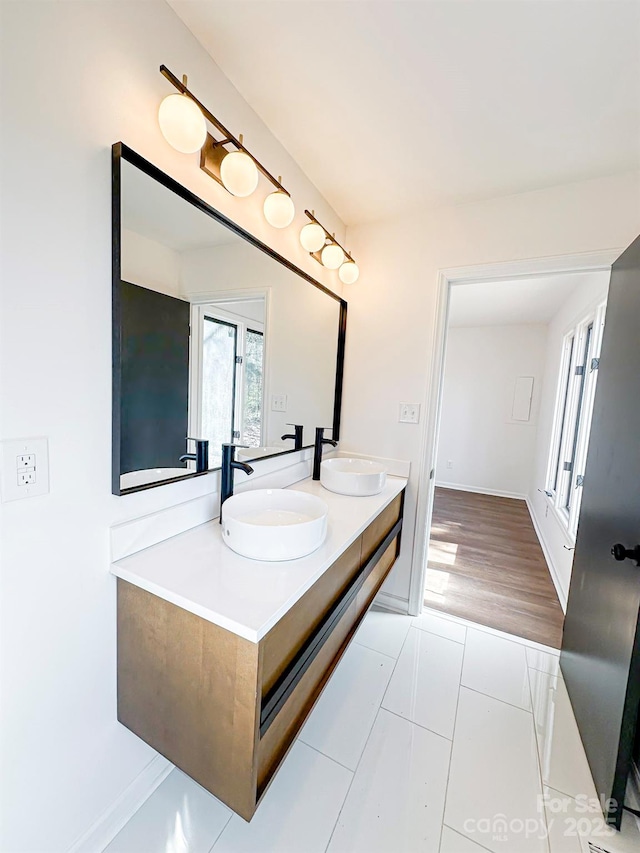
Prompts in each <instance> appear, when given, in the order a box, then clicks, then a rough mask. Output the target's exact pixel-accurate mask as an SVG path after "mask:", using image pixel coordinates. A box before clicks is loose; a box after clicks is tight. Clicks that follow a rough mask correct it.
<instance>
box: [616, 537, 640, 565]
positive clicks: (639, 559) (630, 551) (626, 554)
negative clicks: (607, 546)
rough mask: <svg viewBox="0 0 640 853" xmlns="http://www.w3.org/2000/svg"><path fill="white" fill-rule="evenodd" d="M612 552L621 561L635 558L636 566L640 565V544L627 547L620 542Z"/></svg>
mask: <svg viewBox="0 0 640 853" xmlns="http://www.w3.org/2000/svg"><path fill="white" fill-rule="evenodd" d="M611 554H612V555H613V557H614V558H615V559H616V560H618V562H620V563H621V562H622V561H623V560H635V561H636V566H640V545H636V547H635V548H625V547H624V545H621V544H620V543H619V542H618V543H617V544H616V545H614V546H613V548H612V549H611Z"/></svg>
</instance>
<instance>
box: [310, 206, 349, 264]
mask: <svg viewBox="0 0 640 853" xmlns="http://www.w3.org/2000/svg"><path fill="white" fill-rule="evenodd" d="M305 214H306V216H308V217H309V219H310V220H311V221H312V222H313V223H314V224H315V225H319V226H320V227H321V228H322V230H323V231H324V233H325V236H326V237H327V239H328V240H330V241H331V242H332V243H335V244H336V246H339V247H340V248H341V249H342V251H343V252H344V256H345V258H348V260H350V261H353V263H354V264H355V261H354V260H353V258H352V257H351V253H350V252H347V250H346V249H345V248H344V246H341V245H340V243H338V241H337V240H336V238H335V237H334V235H333V234H330V233H329V232H328V231H327V229H326V228H325V227H324V225H323V224H322V222H320V221H318V219H316V217H315V216H314V214H313V211H309V210H305ZM321 251H322V249H320V250H318V251H317V252H310V253H309V254H310V255H311V257H312V258H315V259H316V261H318V262H319V263H322V260H321V259H320V252H321Z"/></svg>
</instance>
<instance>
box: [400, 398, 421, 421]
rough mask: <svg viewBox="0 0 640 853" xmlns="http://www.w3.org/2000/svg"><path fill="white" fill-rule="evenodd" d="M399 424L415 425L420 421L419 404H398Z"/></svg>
mask: <svg viewBox="0 0 640 853" xmlns="http://www.w3.org/2000/svg"><path fill="white" fill-rule="evenodd" d="M398 421H399V422H400V423H401V424H417V423H419V421H420V403H400V417H399V418H398Z"/></svg>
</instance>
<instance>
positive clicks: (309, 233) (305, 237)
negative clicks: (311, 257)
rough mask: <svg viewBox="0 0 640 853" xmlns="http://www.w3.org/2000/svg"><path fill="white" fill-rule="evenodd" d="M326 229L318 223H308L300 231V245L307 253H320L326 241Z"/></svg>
mask: <svg viewBox="0 0 640 853" xmlns="http://www.w3.org/2000/svg"><path fill="white" fill-rule="evenodd" d="M326 239H327V238H326V236H325V233H324V228H323V227H322V225H318V223H317V222H307V224H306V225H303V226H302V230H301V231H300V244H301V245H302V248H303V249H306V250H307V252H311V253H312V254H313V252H319V251H320V249H321V248H322V247H323V246H324V244H325V241H326Z"/></svg>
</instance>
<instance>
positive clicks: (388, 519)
mask: <svg viewBox="0 0 640 853" xmlns="http://www.w3.org/2000/svg"><path fill="white" fill-rule="evenodd" d="M402 497H403V495H402V494H400V495H398V497H397V498H395V499H394V500H393V501H391V503H390V504H389V506H388V507H387V508H386V509H384V510H383V511H382V512H381V513H380V515H379V516H378V517H377V518H376V519H375V520H374V521H373V522H372V523H371V524H370V525H369V526H368V527H367V529H366V530H365V531H364V533H363V534H362V554H361V560H362V563H366V562H367V560H369V558H370V557H371V556H372V554H373V553H374V551H375V550H376V549H377V548H378V546H379V545H380V543H381V542H382V541H383V539H384V538H385V536H386V535H387V534H388V533H389V531H390V530H391V528H392V527H393V526H394V524H395V523H396V522H397V521H398V519H399V518H400V516H401V515H402Z"/></svg>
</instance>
